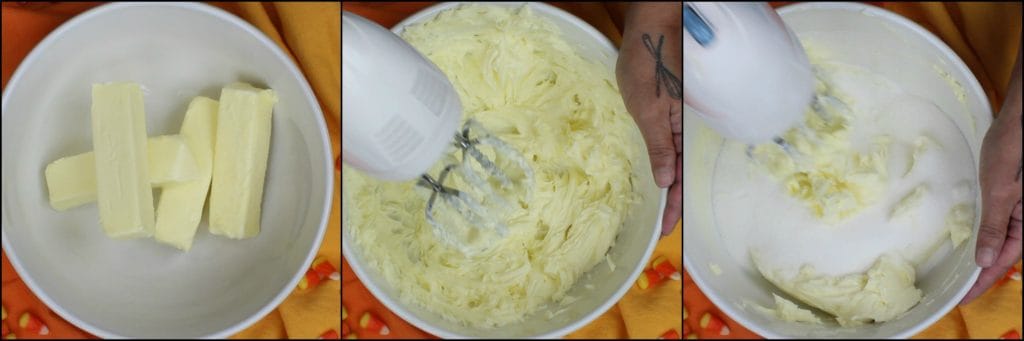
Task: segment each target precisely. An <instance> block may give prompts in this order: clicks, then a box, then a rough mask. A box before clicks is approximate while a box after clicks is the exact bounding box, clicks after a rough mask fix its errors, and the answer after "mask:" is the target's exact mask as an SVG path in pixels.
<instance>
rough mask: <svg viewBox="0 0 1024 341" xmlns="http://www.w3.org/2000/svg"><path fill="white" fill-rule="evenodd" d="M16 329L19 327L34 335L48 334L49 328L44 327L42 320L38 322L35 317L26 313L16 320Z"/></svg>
mask: <svg viewBox="0 0 1024 341" xmlns="http://www.w3.org/2000/svg"><path fill="white" fill-rule="evenodd" d="M18 327H21V329H22V330H25V331H27V332H29V333H32V334H35V335H47V334H50V328H47V327H46V324H45V323H43V320H40V319H39V318H38V317H36V316H35V315H32V314H31V313H27V312H26V313H24V314H21V318H19V319H18Z"/></svg>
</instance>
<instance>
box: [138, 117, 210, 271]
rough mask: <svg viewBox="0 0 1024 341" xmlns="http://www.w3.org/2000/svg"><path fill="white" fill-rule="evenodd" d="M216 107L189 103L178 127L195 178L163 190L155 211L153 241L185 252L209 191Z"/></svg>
mask: <svg viewBox="0 0 1024 341" xmlns="http://www.w3.org/2000/svg"><path fill="white" fill-rule="evenodd" d="M218 104H219V103H218V102H217V101H215V100H212V99H209V98H206V97H196V98H195V99H193V100H192V102H191V103H189V105H188V111H187V112H186V113H185V121H184V122H183V123H182V124H181V136H182V137H183V138H184V141H185V142H186V143H187V146H186V147H187V149H189V150H190V151H191V152H190V154H191V155H193V156H195V163H196V165H197V166H198V167H197V169H198V170H197V177H196V178H195V179H194V180H192V181H188V182H181V183H175V184H170V185H167V186H165V187H164V190H163V192H162V193H161V194H160V203H159V206H157V210H156V234H155V235H154V237H155V238H156V240H157V241H159V242H162V243H166V244H168V245H171V246H174V247H176V248H178V249H181V250H184V251H188V250H189V249H190V248H192V240H193V238H194V237H195V234H196V228H197V227H199V220H200V219H202V217H203V204H205V203H206V194H207V191H208V190H209V189H210V178H211V177H212V175H213V143H214V134H216V129H217V106H218Z"/></svg>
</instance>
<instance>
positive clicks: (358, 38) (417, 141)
mask: <svg viewBox="0 0 1024 341" xmlns="http://www.w3.org/2000/svg"><path fill="white" fill-rule="evenodd" d="M341 31H342V63H341V65H342V73H341V74H342V83H341V90H342V99H343V100H342V113H343V115H342V118H341V121H342V125H341V126H342V133H341V141H342V142H341V157H342V160H344V161H345V163H346V164H348V165H350V166H352V167H354V168H356V169H358V170H360V171H363V172H365V173H367V174H369V175H371V176H374V177H377V178H380V179H383V180H392V181H402V180H411V179H415V178H417V177H418V178H419V180H418V181H417V185H418V186H419V187H420V188H424V189H427V190H429V193H430V194H429V198H428V199H427V203H426V208H425V213H424V214H425V216H426V219H427V221H428V222H429V223H430V224H431V226H432V227H433V230H434V233H435V235H437V237H438V238H439V239H440V240H442V241H444V242H446V243H448V244H450V245H452V246H455V247H457V248H459V249H460V250H462V251H463V252H467V251H469V250H470V249H471V248H469V247H468V245H469V244H471V243H473V242H474V240H473V239H474V238H477V237H478V236H480V235H481V234H482V233H483V232H484V231H485V230H490V231H491V232H493V233H496V234H497V235H498V236H504V235H505V233H507V228H506V226H505V224H504V223H502V222H501V220H500V217H501V211H502V210H503V209H504V208H507V207H510V206H511V205H513V204H515V203H514V202H511V200H509V199H508V198H509V197H510V196H509V195H508V194H509V193H513V192H515V191H514V190H515V189H519V190H520V192H519V193H518V194H523V193H525V195H522V196H521V197H520V198H521V200H524V201H528V200H529V196H530V188H531V187H532V181H533V173H532V170H531V168H530V167H529V166H528V165H527V163H526V161H525V160H524V159H523V157H522V156H521V155H520V154H519V153H518V152H517V151H516V150H515V149H513V148H512V147H510V146H509V145H507V144H506V143H504V142H503V141H502V140H500V139H498V138H497V137H496V136H494V135H492V134H491V133H490V132H488V131H487V130H486V129H484V127H483V126H482V125H481V124H480V123H479V122H477V121H475V120H472V119H469V120H467V121H466V122H465V123H464V124H463V125H462V127H461V129H460V128H459V121H460V119H461V116H462V104H461V102H460V101H459V97H458V94H457V93H456V91H455V88H454V87H453V86H452V84H451V83H450V82H449V80H448V78H447V77H446V76H445V75H444V73H442V72H441V70H440V69H438V68H437V66H436V65H434V64H433V63H431V62H430V61H429V60H428V59H427V58H425V57H424V56H423V55H421V54H420V53H419V52H417V51H416V49H415V48H413V47H412V46H411V45H409V44H408V43H406V42H405V41H404V40H402V39H401V38H400V37H399V36H397V35H395V34H394V33H392V32H391V31H389V30H387V29H386V28H384V27H381V26H380V25H378V24H376V23H374V22H372V21H370V20H367V19H365V18H363V17H360V16H358V15H355V14H352V13H349V12H346V11H342V30H341ZM453 147H454V149H452V148H453ZM452 150H454V151H455V152H451V151H452ZM458 152H461V161H459V160H457V159H458V157H456V156H455V155H453V154H456V153H458ZM487 154H491V157H495V158H496V159H499V158H500V159H501V160H504V161H506V162H504V163H503V165H511V166H513V168H515V169H516V170H517V171H516V172H515V174H516V175H518V176H511V175H510V174H509V173H508V172H506V171H504V170H503V168H502V167H501V166H500V165H499V164H496V163H495V162H493V160H492V159H491V158H490V157H489V156H488V155H487ZM441 159H445V160H447V161H448V162H449V163H448V164H447V165H445V166H444V167H443V168H442V170H441V171H440V173H439V175H438V176H437V177H436V178H435V177H433V176H431V175H429V174H426V173H427V172H428V170H429V169H430V168H431V167H432V166H433V165H434V164H435V163H437V162H438V160H441ZM481 174H484V175H483V176H481ZM453 175H457V176H458V177H460V178H461V179H462V181H456V180H453ZM495 180H496V181H495ZM453 183H458V184H460V185H462V186H463V187H461V188H455V187H453V185H451V184H453ZM439 199H440V200H439ZM445 206H446V207H447V208H448V209H451V210H453V213H454V214H440V211H442V210H445V209H446V207H445ZM459 219H462V220H461V221H459Z"/></svg>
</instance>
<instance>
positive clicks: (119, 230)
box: [91, 82, 155, 238]
mask: <svg viewBox="0 0 1024 341" xmlns="http://www.w3.org/2000/svg"><path fill="white" fill-rule="evenodd" d="M91 112H92V143H93V151H95V163H96V165H95V166H96V167H95V169H96V199H97V200H96V202H97V204H98V206H99V210H100V224H101V225H103V230H104V232H106V233H107V235H108V236H110V237H111V238H138V237H148V236H151V235H152V234H153V225H154V223H155V222H154V209H153V189H152V188H151V187H150V183H149V162H148V153H147V149H148V148H147V143H146V112H145V108H144V105H143V100H142V90H141V89H140V88H139V85H138V84H135V83H127V82H126V83H104V84H93V86H92V110H91Z"/></svg>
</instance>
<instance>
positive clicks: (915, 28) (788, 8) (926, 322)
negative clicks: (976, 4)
mask: <svg viewBox="0 0 1024 341" xmlns="http://www.w3.org/2000/svg"><path fill="white" fill-rule="evenodd" d="M814 9H827V10H844V11H850V12H859V13H862V14H864V15H869V16H873V17H880V18H882V19H885V20H887V21H890V22H892V23H894V24H897V25H898V26H900V27H902V28H904V29H908V30H910V31H912V32H914V33H916V34H917V35H918V36H919V37H921V38H923V39H924V40H925V41H926V43H927V44H928V45H930V46H932V47H934V48H936V49H938V50H939V52H940V53H941V54H943V55H945V56H946V57H948V58H949V59H950V61H951V64H952V65H950V67H952V68H954V69H955V70H956V71H958V72H960V73H962V74H964V75H966V76H968V77H967V79H966V80H967V84H964V85H965V86H966V87H968V88H969V89H970V91H971V92H972V93H973V94H981V96H980V98H979V102H980V104H981V106H982V107H983V108H984V109H987V111H986V112H987V113H991V111H992V109H991V106H990V104H989V102H988V96H986V95H985V91H984V90H983V89H982V88H981V85H980V83H978V79H977V77H975V76H974V73H972V72H971V70H970V69H969V68H968V67H967V65H966V64H964V61H963V60H962V59H961V58H960V56H959V55H957V54H956V52H954V51H953V50H952V49H950V47H949V46H948V45H946V43H944V42H943V41H942V40H941V39H939V38H938V37H936V36H935V35H934V34H932V33H931V32H930V31H928V30H926V29H924V28H923V27H921V25H918V24H917V23H915V22H913V21H912V20H910V19H907V18H905V17H903V16H901V15H899V14H896V13H895V12H892V11H889V10H887V9H884V8H881V7H877V6H872V5H868V4H862V3H853V2H843V3H831V2H824V3H814V2H805V3H796V4H788V5H785V6H781V7H779V8H776V9H775V10H776V11H777V12H778V13H779V15H780V16H782V15H784V14H786V13H790V12H797V11H803V10H814ZM975 225H976V226H975V227H974V232H973V234H974V235H976V234H977V224H975ZM683 265H684V267H686V268H690V269H695V268H697V267H696V264H694V263H693V261H692V260H690V258H689V257H687V255H686V252H685V248H684V252H683ZM980 273H981V268H979V267H978V266H976V265H975V266H974V269H973V270H972V271H971V274H970V275H969V276H968V277H967V278H968V280H967V282H966V285H964V286H963V287H961V288H960V289H958V290H957V292H956V293H955V294H954V295H953V298H954V299H953V300H950V301H949V302H946V303H945V304H943V305H941V306H940V307H939V308H938V309H937V310H936V312H937V313H936V314H932V315H930V316H928V317H926V318H924V319H923V320H921V322H919V323H917V324H914V325H912V326H911V327H910V328H907V329H904V330H903V331H900V332H898V333H895V334H893V335H890V336H888V337H889V338H898V339H906V338H910V337H911V336H913V335H915V334H917V333H919V332H920V331H922V330H924V329H925V328H928V327H930V326H931V325H932V324H934V323H935V322H936V321H938V320H939V319H940V318H942V317H943V316H945V315H946V314H947V313H949V311H950V310H952V309H953V307H954V306H956V305H957V304H959V302H960V299H962V298H963V297H964V296H965V295H967V291H968V290H970V288H971V286H972V285H973V283H974V282H975V281H976V280H977V278H978V275H979V274H980ZM689 277H690V278H691V279H692V280H693V282H694V283H695V284H697V287H698V288H700V290H701V292H703V293H704V294H705V296H706V297H707V298H708V299H709V300H710V301H711V302H712V303H713V304H714V305H715V306H716V307H718V308H719V309H721V310H722V312H723V313H725V314H726V315H728V316H729V317H730V318H732V319H733V320H735V321H736V322H737V323H739V324H741V325H742V326H743V327H744V328H747V329H749V330H751V331H752V332H754V333H756V334H758V335H760V336H762V337H765V338H771V339H779V338H790V337H792V336H789V335H782V334H777V333H775V332H773V331H771V330H769V329H767V328H764V327H763V326H761V325H759V324H757V323H753V321H752V320H751V319H748V318H746V315H745V314H743V313H740V312H738V310H741V309H737V308H735V307H734V306H733V305H732V304H730V303H729V302H727V301H726V299H725V298H724V297H721V296H719V295H718V294H716V293H715V291H714V290H708V289H712V286H711V284H710V283H709V282H707V281H706V280H705V279H704V278H703V277H702V276H701V275H700V274H699V273H690V274H689Z"/></svg>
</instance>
